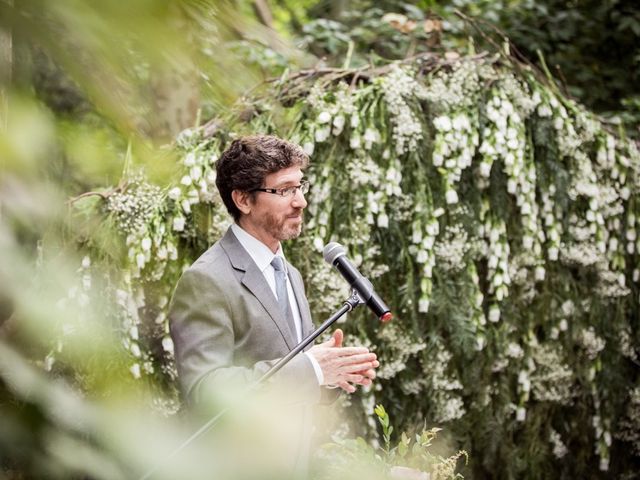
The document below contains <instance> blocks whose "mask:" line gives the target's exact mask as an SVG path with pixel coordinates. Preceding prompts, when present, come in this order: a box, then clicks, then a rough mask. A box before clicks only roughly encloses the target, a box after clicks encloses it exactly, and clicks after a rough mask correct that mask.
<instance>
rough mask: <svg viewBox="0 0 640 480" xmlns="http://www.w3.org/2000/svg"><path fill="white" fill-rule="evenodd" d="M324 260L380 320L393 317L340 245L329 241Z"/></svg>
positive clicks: (324, 251) (323, 252) (324, 252)
mask: <svg viewBox="0 0 640 480" xmlns="http://www.w3.org/2000/svg"><path fill="white" fill-rule="evenodd" d="M322 256H323V257H324V260H325V262H327V263H328V264H329V265H333V266H334V267H336V270H338V271H339V272H340V273H341V274H342V276H343V277H344V279H345V280H346V281H347V283H349V285H350V286H351V288H353V289H354V290H355V291H356V292H357V294H358V296H359V297H360V298H361V299H362V301H363V302H364V303H365V304H366V305H367V307H369V309H370V310H371V311H372V312H373V313H374V314H375V316H376V317H378V319H380V321H382V322H385V323H386V322H388V321H389V320H391V319H392V318H393V314H392V313H391V311H390V310H389V307H387V305H386V304H385V303H384V301H383V300H382V299H381V298H380V297H379V296H378V294H377V293H376V292H375V290H374V289H373V285H372V284H371V282H370V281H369V280H367V279H366V278H365V277H363V276H362V274H361V273H360V272H359V271H358V269H357V268H356V267H354V266H353V264H352V263H351V262H350V261H349V260H348V259H347V252H346V250H345V249H344V247H343V246H342V245H340V244H339V243H336V242H329V243H327V244H326V245H325V247H324V250H323V251H322Z"/></svg>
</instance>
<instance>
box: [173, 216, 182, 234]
mask: <svg viewBox="0 0 640 480" xmlns="http://www.w3.org/2000/svg"><path fill="white" fill-rule="evenodd" d="M184 224H185V219H184V217H175V218H174V219H173V230H174V231H176V232H182V231H183V230H184Z"/></svg>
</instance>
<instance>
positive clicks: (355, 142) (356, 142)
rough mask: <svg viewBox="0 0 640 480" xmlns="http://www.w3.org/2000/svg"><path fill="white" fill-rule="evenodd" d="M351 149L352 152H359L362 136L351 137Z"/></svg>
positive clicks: (354, 135)
mask: <svg viewBox="0 0 640 480" xmlns="http://www.w3.org/2000/svg"><path fill="white" fill-rule="evenodd" d="M349 147H351V149H352V150H357V149H359V148H360V135H358V134H357V133H356V134H353V135H352V136H351V138H350V139H349Z"/></svg>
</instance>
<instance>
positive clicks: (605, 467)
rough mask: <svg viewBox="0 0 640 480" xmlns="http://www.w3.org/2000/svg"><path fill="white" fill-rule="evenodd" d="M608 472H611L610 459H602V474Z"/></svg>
mask: <svg viewBox="0 0 640 480" xmlns="http://www.w3.org/2000/svg"><path fill="white" fill-rule="evenodd" d="M608 470H609V458H607V457H602V458H601V459H600V471H601V472H606V471H608Z"/></svg>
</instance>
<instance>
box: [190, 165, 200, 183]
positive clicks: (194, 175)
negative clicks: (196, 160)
mask: <svg viewBox="0 0 640 480" xmlns="http://www.w3.org/2000/svg"><path fill="white" fill-rule="evenodd" d="M189 176H190V177H191V179H192V180H193V181H194V182H195V181H198V180H199V179H200V177H202V168H201V167H200V166H199V165H194V166H193V167H191V170H189Z"/></svg>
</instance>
